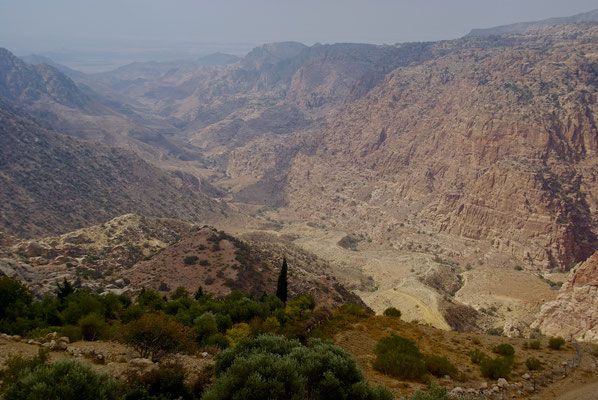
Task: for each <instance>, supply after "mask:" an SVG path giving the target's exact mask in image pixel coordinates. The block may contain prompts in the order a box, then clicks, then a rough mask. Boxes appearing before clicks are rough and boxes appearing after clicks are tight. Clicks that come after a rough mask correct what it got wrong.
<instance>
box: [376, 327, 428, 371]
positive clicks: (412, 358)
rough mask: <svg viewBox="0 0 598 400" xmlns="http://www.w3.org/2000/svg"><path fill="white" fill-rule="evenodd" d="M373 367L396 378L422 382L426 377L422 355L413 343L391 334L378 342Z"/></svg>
mask: <svg viewBox="0 0 598 400" xmlns="http://www.w3.org/2000/svg"><path fill="white" fill-rule="evenodd" d="M374 354H376V358H375V359H374V362H373V366H374V369H375V370H377V371H380V372H382V373H383V374H387V375H391V376H394V377H396V378H401V379H410V380H422V379H423V378H424V377H425V375H426V371H427V369H426V363H425V361H424V357H423V355H422V354H421V353H420V351H419V349H418V348H417V346H416V345H415V343H413V341H411V340H409V339H407V338H404V337H401V336H397V335H395V334H392V335H390V336H388V337H384V338H382V339H380V340H379V341H378V343H377V344H376V347H375V349H374Z"/></svg>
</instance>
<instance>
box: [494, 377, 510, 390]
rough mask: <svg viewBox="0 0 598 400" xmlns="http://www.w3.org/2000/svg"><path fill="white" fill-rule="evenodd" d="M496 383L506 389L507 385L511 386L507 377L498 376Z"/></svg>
mask: <svg viewBox="0 0 598 400" xmlns="http://www.w3.org/2000/svg"><path fill="white" fill-rule="evenodd" d="M496 384H497V385H498V387H499V388H501V389H504V388H506V387H507V386H509V383H508V382H507V380H506V379H505V378H498V380H497V381H496Z"/></svg>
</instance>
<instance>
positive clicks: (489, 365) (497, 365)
mask: <svg viewBox="0 0 598 400" xmlns="http://www.w3.org/2000/svg"><path fill="white" fill-rule="evenodd" d="M512 365H513V359H512V358H511V357H500V356H498V357H496V358H490V357H486V358H484V359H483V360H482V362H481V363H480V370H481V372H482V375H483V376H485V377H486V378H490V379H498V378H505V379H506V378H508V377H509V374H510V373H511V367H512Z"/></svg>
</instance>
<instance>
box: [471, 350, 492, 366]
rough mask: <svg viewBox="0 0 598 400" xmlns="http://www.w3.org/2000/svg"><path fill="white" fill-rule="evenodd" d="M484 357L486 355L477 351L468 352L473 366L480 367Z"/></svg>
mask: <svg viewBox="0 0 598 400" xmlns="http://www.w3.org/2000/svg"><path fill="white" fill-rule="evenodd" d="M486 357H488V356H487V355H486V353H484V352H483V351H481V350H478V349H475V350H472V351H470V352H469V359H470V360H471V362H472V363H474V364H478V365H480V364H481V363H482V360H484V359H485V358H486Z"/></svg>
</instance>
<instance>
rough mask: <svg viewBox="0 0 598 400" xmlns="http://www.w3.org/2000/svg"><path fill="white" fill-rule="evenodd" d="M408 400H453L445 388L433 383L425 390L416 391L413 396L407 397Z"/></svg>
mask: <svg viewBox="0 0 598 400" xmlns="http://www.w3.org/2000/svg"><path fill="white" fill-rule="evenodd" d="M409 400H454V399H453V398H452V397H451V396H450V394H449V391H448V389H447V388H445V387H442V386H438V385H436V384H435V383H432V385H431V386H430V387H429V388H428V390H426V391H425V392H422V391H421V390H418V391H417V392H415V393H414V394H413V396H411V397H409Z"/></svg>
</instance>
